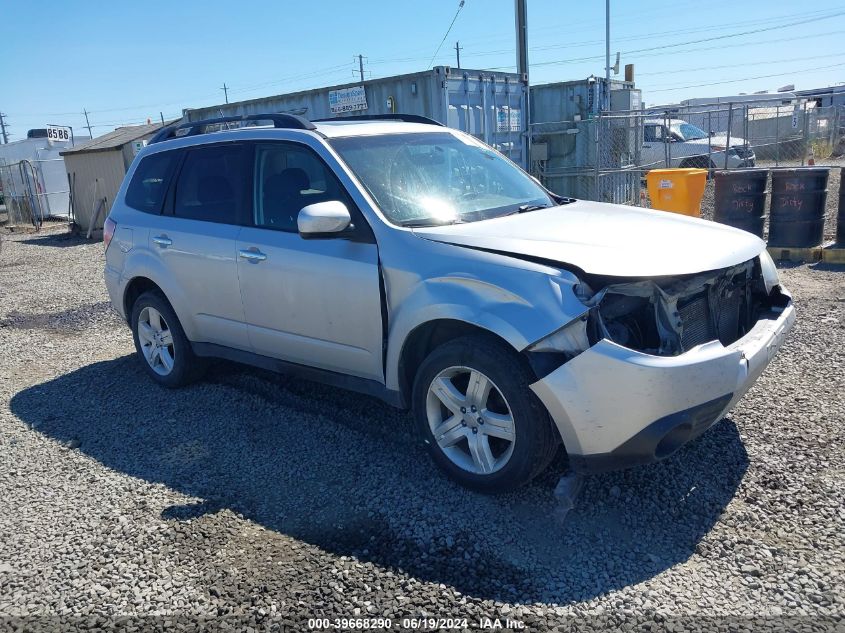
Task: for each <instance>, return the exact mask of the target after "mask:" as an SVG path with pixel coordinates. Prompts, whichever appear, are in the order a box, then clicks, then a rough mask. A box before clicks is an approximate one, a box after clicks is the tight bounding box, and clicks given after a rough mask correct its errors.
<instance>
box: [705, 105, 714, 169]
mask: <svg viewBox="0 0 845 633" xmlns="http://www.w3.org/2000/svg"><path fill="white" fill-rule="evenodd" d="M712 153H713V111H712V110H707V169H710V166H711V165H713V164H714V163H713V159H712V158H711V154H712Z"/></svg>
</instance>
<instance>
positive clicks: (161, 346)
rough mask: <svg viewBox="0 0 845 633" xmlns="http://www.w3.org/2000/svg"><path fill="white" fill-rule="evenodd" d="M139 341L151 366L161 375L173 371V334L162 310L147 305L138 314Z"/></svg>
mask: <svg viewBox="0 0 845 633" xmlns="http://www.w3.org/2000/svg"><path fill="white" fill-rule="evenodd" d="M138 342H139V343H140V344H141V353H142V354H143V355H144V359H145V360H146V361H147V363H148V364H149V366H150V368H151V369H152V370H153V371H154V372H156V373H157V374H159V375H160V376H167V375H168V374H169V373H170V372H171V371H173V364H174V362H175V358H176V354H175V350H174V348H173V334H172V333H171V331H170V327H169V326H168V325H167V321H165V319H164V317H163V316H162V315H161V312H159V311H158V310H156V309H155V308H152V307H149V306H147V307H145V308H144V309H143V310H141V313H140V314H139V315H138Z"/></svg>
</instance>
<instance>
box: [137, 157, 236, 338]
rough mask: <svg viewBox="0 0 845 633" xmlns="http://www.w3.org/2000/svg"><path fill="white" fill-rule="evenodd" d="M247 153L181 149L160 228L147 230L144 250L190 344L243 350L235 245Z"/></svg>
mask: <svg viewBox="0 0 845 633" xmlns="http://www.w3.org/2000/svg"><path fill="white" fill-rule="evenodd" d="M248 150H249V148H248V147H247V146H246V145H244V144H239V143H221V144H213V145H200V146H196V147H190V148H188V149H186V150H184V155H183V157H182V161H181V165H180V167H179V171H178V175H177V177H176V179H175V183H174V186H173V187H172V188H171V191H170V192H169V194H168V200H167V203H166V205H165V213H164V214H163V215H162V216H161V223H160V224H159V226H158V227H157V229H154V230H151V231H150V250H151V251H152V252H153V253H155V254H156V256H157V257H158V258H160V259H161V261H162V263H163V264H164V268H165V269H166V270H167V271H168V274H169V275H171V276H172V278H173V281H174V282H175V285H176V287H178V288H179V289H180V290H181V292H182V294H183V301H182V302H180V303H181V305H182V306H183V308H182V310H183V312H184V311H187V315H186V316H187V319H188V320H190V322H191V325H192V329H193V337H192V338H193V340H194V341H195V342H204V343H213V344H217V345H225V346H227V347H234V348H238V349H242V350H249V349H250V345H249V335H248V334H247V329H246V323H245V322H244V313H243V305H242V303H241V295H240V286H239V283H238V269H237V261H236V260H237V248H236V245H237V237H238V233H239V232H240V230H241V224H242V223H243V219H244V217H247V216H248V212H247V207H248V204H249V198H250V195H251V186H250V185H251V161H250V160H249V159H248ZM179 316H180V318H181V319H185V318H186V317H185V316H183V315H182V314H180V315H179ZM186 329H187V328H186Z"/></svg>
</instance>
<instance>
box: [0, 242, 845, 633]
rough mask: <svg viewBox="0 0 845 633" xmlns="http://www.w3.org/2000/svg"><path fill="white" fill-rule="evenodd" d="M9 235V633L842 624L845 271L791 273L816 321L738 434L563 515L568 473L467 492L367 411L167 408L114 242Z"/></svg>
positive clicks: (724, 424) (404, 429)
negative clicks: (122, 296) (121, 308)
mask: <svg viewBox="0 0 845 633" xmlns="http://www.w3.org/2000/svg"><path fill="white" fill-rule="evenodd" d="M3 240H4V245H3V249H2V252H0V349H2V354H0V535H2V538H0V615H2V616H3V617H0V629H2V628H11V627H13V626H19V627H20V628H21V629H26V630H36V629H38V628H53V629H54V630H70V629H73V628H78V629H84V628H91V629H94V628H99V627H101V626H105V624H106V623H107V622H111V621H113V619H114V618H116V617H118V616H120V617H122V618H123V619H120V620H118V622H119V623H120V626H121V627H122V630H141V629H142V627H146V628H154V627H158V628H173V627H177V626H185V627H187V628H191V627H194V628H195V629H196V628H198V627H200V625H199V624H197V622H201V621H203V619H206V620H210V619H212V618H216V620H215V621H214V623H213V626H212V624H211V623H210V622H206V624H205V625H202V626H204V627H205V630H209V629H210V628H216V629H217V630H224V628H226V627H230V628H231V630H242V629H245V628H246V627H248V626H250V627H254V628H255V629H257V630H283V629H284V630H297V631H298V630H307V628H308V626H307V620H306V618H308V617H329V618H332V619H333V618H342V617H356V616H381V617H389V618H392V619H393V622H394V628H398V627H399V626H400V625H401V623H402V618H405V617H413V616H439V617H455V618H467V619H468V621H467V626H466V629H468V630H480V629H482V627H483V624H484V621H483V620H482V618H485V617H489V618H496V617H499V618H503V619H502V620H501V622H502V624H505V621H504V618H510V619H511V620H518V621H522V622H523V623H525V629H526V630H531V631H548V630H560V631H564V630H566V631H569V630H573V628H581V629H593V628H599V627H607V628H619V629H629V628H630V629H632V630H633V629H634V628H635V627H637V626H639V624H642V622H643V621H645V622H648V623H649V624H648V625H647V626H649V627H651V628H652V630H653V629H655V628H664V629H667V628H668V629H669V630H671V627H673V626H674V627H675V630H683V629H691V628H700V629H708V630H728V628H729V627H732V630H737V629H736V627H746V628H748V629H751V628H753V629H755V630H759V629H763V628H769V629H772V630H780V629H791V630H833V629H834V627H836V626H840V627H841V626H842V625H843V617H842V616H843V613H845V591H843V581H842V579H843V577H844V576H845V503H843V502H845V450H843V449H845V446H843V444H845V441H843V434H842V420H843V418H845V398H843V394H845V370H843V368H845V352H843V350H845V269H843V268H836V267H831V266H825V265H821V264H816V265H811V266H794V267H789V268H785V269H782V274H783V278H784V281H785V283H786V284H787V285H788V286H789V287H790V288H791V289H792V290H793V292H794V294H795V297H796V302H797V307H798V310H799V321H798V324H797V325H796V328H795V329H794V331H793V333H792V335H791V336H790V338H789V339H788V341H787V343H786V344H785V346H784V348H783V350H782V352H781V353H780V354H779V356H778V357H777V359H776V360H775V361H774V362H773V364H772V365H771V367H770V368H769V369H768V370H767V372H766V373H765V374H764V375H763V377H762V378H761V379H760V381H759V382H758V384H757V385H756V386H755V387H754V388H753V389H752V390H751V391H750V392H749V393H748V395H747V396H746V397H745V398H744V400H743V401H742V402H741V403H740V405H739V406H738V407H737V409H736V410H735V411H734V412H733V413H732V414H731V416H730V417H729V418H727V419H725V420H723V421H721V422H719V423H718V424H717V425H716V426H714V427H713V428H712V429H711V430H710V431H708V432H707V433H706V434H705V435H704V436H702V437H701V438H699V439H698V440H697V441H695V442H693V443H692V444H691V445H689V446H687V447H685V448H684V449H682V450H681V451H679V452H678V453H677V454H676V455H675V456H673V457H671V458H670V459H668V460H666V461H665V462H663V463H661V464H659V465H654V466H649V467H643V468H637V469H633V470H630V471H625V472H621V473H614V474H607V475H602V476H594V477H589V478H586V480H585V482H584V489H583V491H582V493H581V495H580V497H579V498H578V500H577V503H576V505H575V507H574V509H572V510H571V511H570V512H569V513H568V514H565V513H564V512H563V511H562V510H561V507H560V506H559V505H558V504H557V503H556V501H555V499H554V496H553V494H552V492H553V490H554V487H555V485H556V483H557V480H558V478H559V476H560V475H561V473H562V469H563V468H564V466H563V460H560V461H559V462H558V464H557V465H556V466H555V467H554V468H553V469H552V470H551V471H550V472H549V473H548V474H547V475H546V476H544V477H542V478H541V479H540V480H539V481H537V482H535V483H534V484H532V485H531V486H529V487H527V488H525V489H522V490H520V491H518V492H516V493H513V494H510V495H507V496H501V497H488V496H482V495H478V494H474V493H470V492H468V491H466V490H464V489H462V488H459V487H457V486H455V485H453V484H452V483H450V482H449V481H447V480H445V479H444V478H443V477H441V475H440V474H439V473H438V471H437V470H436V469H435V468H434V467H433V465H432V464H431V462H430V461H429V459H428V457H427V456H426V454H425V452H424V450H423V449H422V447H421V446H419V445H418V444H417V442H415V441H414V439H413V437H412V434H411V431H410V429H411V423H410V418H409V416H408V415H407V414H405V413H402V412H397V411H395V410H393V409H391V408H390V407H388V406H387V405H384V404H382V403H380V402H379V401H377V400H374V399H371V398H368V397H365V396H360V395H355V394H350V393H342V392H338V391H335V390H332V389H330V388H327V387H323V386H319V385H315V384H310V383H307V382H304V381H300V380H294V379H291V378H286V377H279V376H274V375H270V374H266V373H263V372H260V371H255V370H251V369H247V368H244V367H242V366H238V365H234V364H227V363H220V364H218V365H216V366H214V367H213V369H212V371H211V373H210V375H209V376H208V379H207V380H206V381H204V382H202V383H200V384H197V385H195V386H192V387H190V388H187V389H184V390H179V391H166V390H163V389H161V388H159V387H157V386H155V385H154V384H153V383H152V382H151V381H150V380H148V379H147V378H146V376H145V375H144V374H143V372H142V370H141V367H140V365H139V363H138V361H136V359H135V358H134V357H133V349H132V344H131V340H130V336H129V332H128V329H127V328H126V327H125V326H124V325H123V324H122V323H121V322H120V321H119V319H118V318H117V317H116V316H114V315H113V313H112V312H111V311H110V310H109V308H108V304H107V297H106V294H105V289H104V287H103V284H102V281H101V270H102V264H103V254H102V245H101V244H99V243H89V242H85V241H84V240H81V239H79V238H75V237H70V236H68V235H65V234H54V235H49V234H41V235H37V236H33V235H29V236H27V235H19V234H18V235H11V236H9V235H5V236H4V237H3ZM611 393H612V392H611ZM133 627H135V628H134V629H133ZM285 627H287V628H286V629H285ZM146 628H145V630H146ZM514 628H515V627H514Z"/></svg>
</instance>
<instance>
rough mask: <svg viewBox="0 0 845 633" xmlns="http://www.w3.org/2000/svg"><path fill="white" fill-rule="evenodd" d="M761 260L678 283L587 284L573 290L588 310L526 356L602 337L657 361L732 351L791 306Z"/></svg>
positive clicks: (570, 350) (569, 349)
mask: <svg viewBox="0 0 845 633" xmlns="http://www.w3.org/2000/svg"><path fill="white" fill-rule="evenodd" d="M765 258H768V254H764V255H763V256H761V257H758V258H755V259H752V260H749V261H746V262H743V263H741V264H738V265H736V266H731V267H729V268H723V269H720V270H715V271H709V272H705V273H700V274H696V275H687V276H683V277H663V278H654V279H640V280H634V281H631V280H620V279H615V278H607V277H593V278H589V279H588V280H586V281H582V283H580V284H579V285H578V287H577V288H576V294H577V295H578V298H579V299H580V300H581V301H582V303H584V305H585V306H586V307H587V308H588V310H587V312H586V313H585V314H584V315H581V317H580V318H579V319H576V320H575V321H573V322H571V323H569V324H567V326H566V327H564V328H562V329H561V330H558V331H557V332H555V333H554V334H553V335H551V336H549V337H546V338H545V339H543V340H542V341H538V342H537V343H535V345H533V346H532V347H531V348H530V349H529V351H531V352H543V351H552V350H555V351H557V352H563V353H565V354H566V355H567V356H569V357H573V356H576V355H577V354H578V353H580V352H582V351H584V350H586V349H587V348H588V347H590V346H591V345H594V344H595V343H597V342H598V341H600V340H602V339H607V340H610V341H613V342H614V343H617V344H618V345H621V346H623V347H626V348H628V349H632V350H636V351H638V352H642V353H644V354H651V355H655V356H677V355H679V354H683V353H684V352H687V351H689V350H691V349H693V348H694V347H696V346H698V345H702V344H704V343H707V342H710V341H719V342H721V343H722V345H725V346H727V345H730V344H731V343H734V342H735V341H737V340H739V339H740V338H742V337H743V336H745V335H746V334H747V333H748V332H749V331H750V330H751V329H752V328H753V327H754V324H755V323H757V321H758V320H759V319H760V317H761V315H763V314H764V313H766V312H769V311H771V310H772V309H773V308H777V307H783V306H785V305H787V303H788V302H789V298H788V297H786V296H785V295H783V294H781V293H780V291H779V289H778V287H777V277H776V272H775V277H774V280H773V279H772V278H771V277H770V276H769V275H768V274H767V273H768V272H769V271H768V270H767V268H768V267H769V266H768V264H769V262H768V261H766V259H765ZM771 268H772V269H773V264H772V266H771ZM595 287H598V288H600V289H599V290H597V291H595V290H593V288H595Z"/></svg>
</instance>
